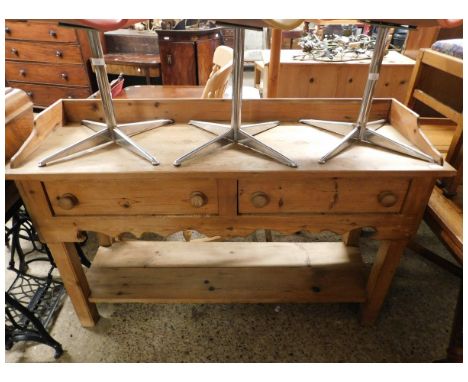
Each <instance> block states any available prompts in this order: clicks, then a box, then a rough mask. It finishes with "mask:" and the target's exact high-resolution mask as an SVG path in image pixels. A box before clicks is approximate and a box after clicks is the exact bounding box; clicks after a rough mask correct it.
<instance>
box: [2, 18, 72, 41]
mask: <svg viewBox="0 0 468 382" xmlns="http://www.w3.org/2000/svg"><path fill="white" fill-rule="evenodd" d="M5 39H15V40H32V41H49V42H76V41H77V40H78V39H77V36H76V32H75V30H74V29H73V28H65V27H59V26H58V24H57V23H53V22H50V23H48V22H39V21H6V22H5Z"/></svg>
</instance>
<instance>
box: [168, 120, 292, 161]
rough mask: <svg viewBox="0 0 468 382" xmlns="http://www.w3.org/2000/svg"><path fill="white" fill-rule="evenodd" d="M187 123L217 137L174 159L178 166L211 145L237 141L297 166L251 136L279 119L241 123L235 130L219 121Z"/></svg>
mask: <svg viewBox="0 0 468 382" xmlns="http://www.w3.org/2000/svg"><path fill="white" fill-rule="evenodd" d="M189 124H190V125H193V126H196V127H198V128H200V129H202V130H205V131H208V132H210V133H212V134H215V135H217V137H216V138H214V139H212V140H211V141H208V142H207V143H205V144H203V145H201V146H199V147H197V148H196V149H194V150H192V151H190V152H189V153H187V154H185V155H183V156H181V157H180V158H179V159H177V160H175V161H174V166H180V165H181V164H182V162H184V161H186V160H188V159H190V158H192V157H194V156H195V155H197V154H199V153H201V152H202V151H204V150H207V151H208V149H209V148H210V147H211V146H212V145H216V146H217V147H223V146H225V145H228V144H230V143H237V144H239V145H241V146H243V147H247V148H249V149H251V150H254V151H256V152H259V153H261V154H263V155H266V156H268V157H270V158H273V159H275V160H277V161H278V162H280V163H283V164H285V165H287V166H290V167H297V164H296V163H295V162H293V161H292V160H290V159H289V158H287V157H285V156H284V155H283V154H281V153H279V152H278V151H276V150H274V149H272V148H271V147H270V146H267V145H266V144H264V143H262V142H260V141H259V140H258V139H256V138H254V137H253V136H254V135H256V134H260V133H262V132H264V131H266V130H269V129H272V128H273V127H276V126H278V125H279V124H280V123H279V121H272V122H262V123H256V124H251V125H243V126H241V128H240V129H238V130H237V131H236V129H235V128H234V127H231V126H230V125H226V124H221V123H213V122H203V121H190V122H189ZM236 133H237V134H236ZM236 135H237V136H236Z"/></svg>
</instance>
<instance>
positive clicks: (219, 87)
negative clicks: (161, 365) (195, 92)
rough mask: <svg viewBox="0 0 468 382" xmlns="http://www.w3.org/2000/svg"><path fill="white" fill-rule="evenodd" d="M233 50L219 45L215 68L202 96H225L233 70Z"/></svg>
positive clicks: (215, 53) (215, 55)
mask: <svg viewBox="0 0 468 382" xmlns="http://www.w3.org/2000/svg"><path fill="white" fill-rule="evenodd" d="M232 58H233V50H232V49H231V48H229V47H228V46H224V45H221V46H218V47H217V48H216V50H215V52H214V55H213V68H212V70H211V73H210V77H209V78H208V81H207V82H206V85H205V89H204V90H203V94H202V98H223V95H224V92H225V90H226V87H227V84H228V81H229V77H230V75H231V72H232Z"/></svg>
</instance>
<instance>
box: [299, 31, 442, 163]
mask: <svg viewBox="0 0 468 382" xmlns="http://www.w3.org/2000/svg"><path fill="white" fill-rule="evenodd" d="M392 27H394V25H387V24H378V28H377V39H376V43H375V48H374V54H373V55H372V60H371V63H370V66H369V76H368V79H367V83H366V87H365V89H364V96H363V98H362V103H361V108H360V110H359V115H358V118H357V121H356V122H355V123H350V122H337V121H323V120H319V119H301V120H300V121H299V122H301V123H304V124H306V125H310V126H314V127H318V128H320V129H323V130H326V131H330V132H332V133H336V134H340V135H344V138H343V139H342V140H341V141H340V142H339V143H338V145H337V146H336V147H335V148H333V149H332V150H331V151H330V152H328V153H327V154H325V155H324V156H323V157H321V158H320V160H319V163H320V164H324V163H326V162H327V161H328V160H329V159H330V158H332V157H334V156H336V155H337V154H339V153H340V152H341V151H343V150H344V149H345V148H346V147H348V146H350V145H351V144H352V143H354V142H362V143H366V144H370V145H375V146H379V147H383V148H385V149H388V150H392V151H396V152H398V153H402V154H406V155H409V156H412V157H415V158H418V159H422V160H425V161H427V162H431V163H436V161H435V160H434V159H433V158H432V157H431V156H429V155H427V154H425V153H424V152H422V151H420V150H418V149H415V148H413V147H411V146H409V145H406V144H404V143H400V142H397V141H395V140H393V139H390V138H387V137H386V136H384V135H382V134H380V133H378V132H377V131H376V130H378V129H379V128H380V127H382V126H383V125H384V124H385V123H386V120H385V119H381V120H377V121H372V122H368V119H369V114H370V110H371V105H372V97H373V95H374V90H375V85H376V83H377V81H378V79H379V73H380V67H381V65H382V61H383V57H384V54H385V45H386V41H387V37H388V33H389V29H390V28H392Z"/></svg>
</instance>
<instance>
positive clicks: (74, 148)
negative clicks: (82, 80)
mask: <svg viewBox="0 0 468 382" xmlns="http://www.w3.org/2000/svg"><path fill="white" fill-rule="evenodd" d="M87 33H88V38H89V42H90V46H91V51H92V54H93V56H94V57H95V58H92V59H91V63H92V65H93V67H94V71H95V73H96V79H97V83H98V87H99V92H100V94H101V101H102V106H103V110H104V117H105V121H106V122H105V123H101V122H94V121H81V123H82V124H83V125H85V126H87V127H89V128H90V129H92V130H93V131H95V133H94V134H93V135H91V136H89V137H88V138H85V139H83V140H81V141H79V142H77V143H74V144H72V145H70V146H68V147H65V148H63V149H61V150H59V151H57V152H56V153H54V154H52V155H49V156H48V157H46V158H44V159H42V160H41V161H40V162H39V166H40V167H43V166H46V165H47V164H49V163H50V162H52V161H56V160H59V159H64V158H66V157H69V156H71V155H74V154H78V153H80V152H83V151H86V150H89V149H92V148H102V147H105V146H108V143H112V142H113V143H116V144H117V145H119V146H121V147H123V148H125V149H127V150H129V151H132V152H133V153H135V154H136V155H138V156H140V157H142V158H143V159H146V160H147V161H148V162H150V163H151V164H152V165H154V166H157V165H158V164H159V162H158V160H157V159H156V158H155V157H154V156H152V155H151V154H149V153H148V152H147V151H146V150H145V149H143V148H142V147H141V146H139V145H137V144H136V143H135V142H134V141H133V140H132V139H131V138H130V136H132V135H135V134H139V133H143V132H145V131H148V130H151V129H155V128H157V127H160V126H163V125H167V124H169V123H172V122H173V121H172V120H170V119H157V120H152V121H143V122H133V123H124V124H117V122H116V120H115V113H114V106H113V104H112V94H111V89H110V86H109V80H108V79H107V71H106V65H105V62H104V54H103V51H102V47H101V42H100V40H99V32H98V31H96V30H87Z"/></svg>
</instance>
